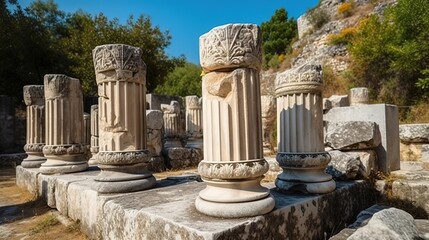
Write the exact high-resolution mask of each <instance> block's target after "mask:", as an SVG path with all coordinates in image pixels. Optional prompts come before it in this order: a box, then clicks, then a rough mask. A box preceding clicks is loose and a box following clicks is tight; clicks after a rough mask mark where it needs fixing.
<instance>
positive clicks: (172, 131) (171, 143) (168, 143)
mask: <svg viewBox="0 0 429 240" xmlns="http://www.w3.org/2000/svg"><path fill="white" fill-rule="evenodd" d="M161 110H162V112H163V114H164V116H163V118H164V141H165V142H164V148H173V147H182V143H181V142H180V135H181V134H180V104H179V102H177V101H171V103H170V104H161Z"/></svg>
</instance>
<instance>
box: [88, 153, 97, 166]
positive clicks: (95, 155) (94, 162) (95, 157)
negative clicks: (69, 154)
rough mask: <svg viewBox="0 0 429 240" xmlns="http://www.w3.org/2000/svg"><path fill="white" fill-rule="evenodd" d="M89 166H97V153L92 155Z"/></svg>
mask: <svg viewBox="0 0 429 240" xmlns="http://www.w3.org/2000/svg"><path fill="white" fill-rule="evenodd" d="M88 165H89V166H91V167H92V166H97V153H94V154H92V156H91V158H90V159H89V160H88Z"/></svg>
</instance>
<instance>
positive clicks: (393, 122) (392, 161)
mask: <svg viewBox="0 0 429 240" xmlns="http://www.w3.org/2000/svg"><path fill="white" fill-rule="evenodd" d="M323 119H324V120H325V121H327V122H344V121H370V122H375V123H377V124H378V127H379V129H380V133H381V144H380V145H379V146H378V147H377V148H376V149H375V150H376V152H377V157H378V159H379V160H378V161H379V170H380V171H382V172H390V171H393V170H398V169H399V168H400V158H399V116H398V108H397V106H395V105H388V104H371V105H357V106H350V107H341V108H333V109H331V110H329V112H328V113H326V114H324V116H323Z"/></svg>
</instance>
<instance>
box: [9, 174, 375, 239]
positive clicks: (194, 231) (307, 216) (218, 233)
mask: <svg viewBox="0 0 429 240" xmlns="http://www.w3.org/2000/svg"><path fill="white" fill-rule="evenodd" d="M98 173H99V170H96V169H93V170H92V171H85V172H80V173H71V174H65V175H42V174H40V173H39V172H38V170H37V169H25V168H22V167H20V166H18V167H17V185H18V186H20V187H23V188H26V189H28V190H29V191H31V192H35V193H37V194H38V195H39V196H40V197H42V198H44V199H45V200H46V202H47V204H48V205H49V206H50V207H52V208H56V209H57V210H58V211H59V212H60V213H62V214H63V215H66V216H68V217H69V218H71V219H73V220H75V221H80V224H81V228H82V231H83V232H85V233H86V234H87V235H88V236H89V237H90V238H94V239H324V238H325V237H326V236H328V237H329V236H330V235H331V234H333V233H335V231H338V230H339V229H338V226H344V224H345V223H352V222H353V221H354V217H355V216H356V215H357V214H358V213H359V212H360V211H362V210H363V209H366V208H368V207H369V206H371V205H373V204H374V203H375V200H376V199H375V194H371V193H374V191H373V190H372V188H371V185H370V184H366V183H365V182H364V181H348V182H337V183H336V184H337V189H336V190H335V191H334V192H331V193H328V194H323V195H317V194H297V193H287V194H286V193H281V192H278V191H277V190H276V189H275V188H274V185H273V183H268V184H265V186H266V187H268V188H270V189H271V194H272V196H273V197H274V198H275V202H276V206H275V209H274V210H273V211H272V212H270V213H268V214H265V215H262V216H257V217H248V218H236V219H224V218H215V217H209V216H206V215H203V214H201V213H199V212H198V211H197V210H196V209H195V204H194V202H195V199H196V198H197V196H198V192H199V191H200V190H202V189H204V188H205V187H206V184H205V183H202V182H196V181H192V179H197V178H194V177H192V178H190V177H188V176H185V177H183V178H180V177H179V178H174V177H173V178H170V179H163V180H157V185H156V186H155V188H154V189H150V190H146V191H140V192H133V193H126V194H99V193H97V192H96V191H94V190H93V189H92V188H91V186H92V185H93V184H94V181H93V178H94V177H95V176H97V174H98Z"/></svg>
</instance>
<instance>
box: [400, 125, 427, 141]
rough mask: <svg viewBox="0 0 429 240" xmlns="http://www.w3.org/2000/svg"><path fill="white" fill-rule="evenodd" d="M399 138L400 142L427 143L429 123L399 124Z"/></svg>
mask: <svg viewBox="0 0 429 240" xmlns="http://www.w3.org/2000/svg"><path fill="white" fill-rule="evenodd" d="M399 138H400V139H401V142H402V143H429V124H401V125H399Z"/></svg>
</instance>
